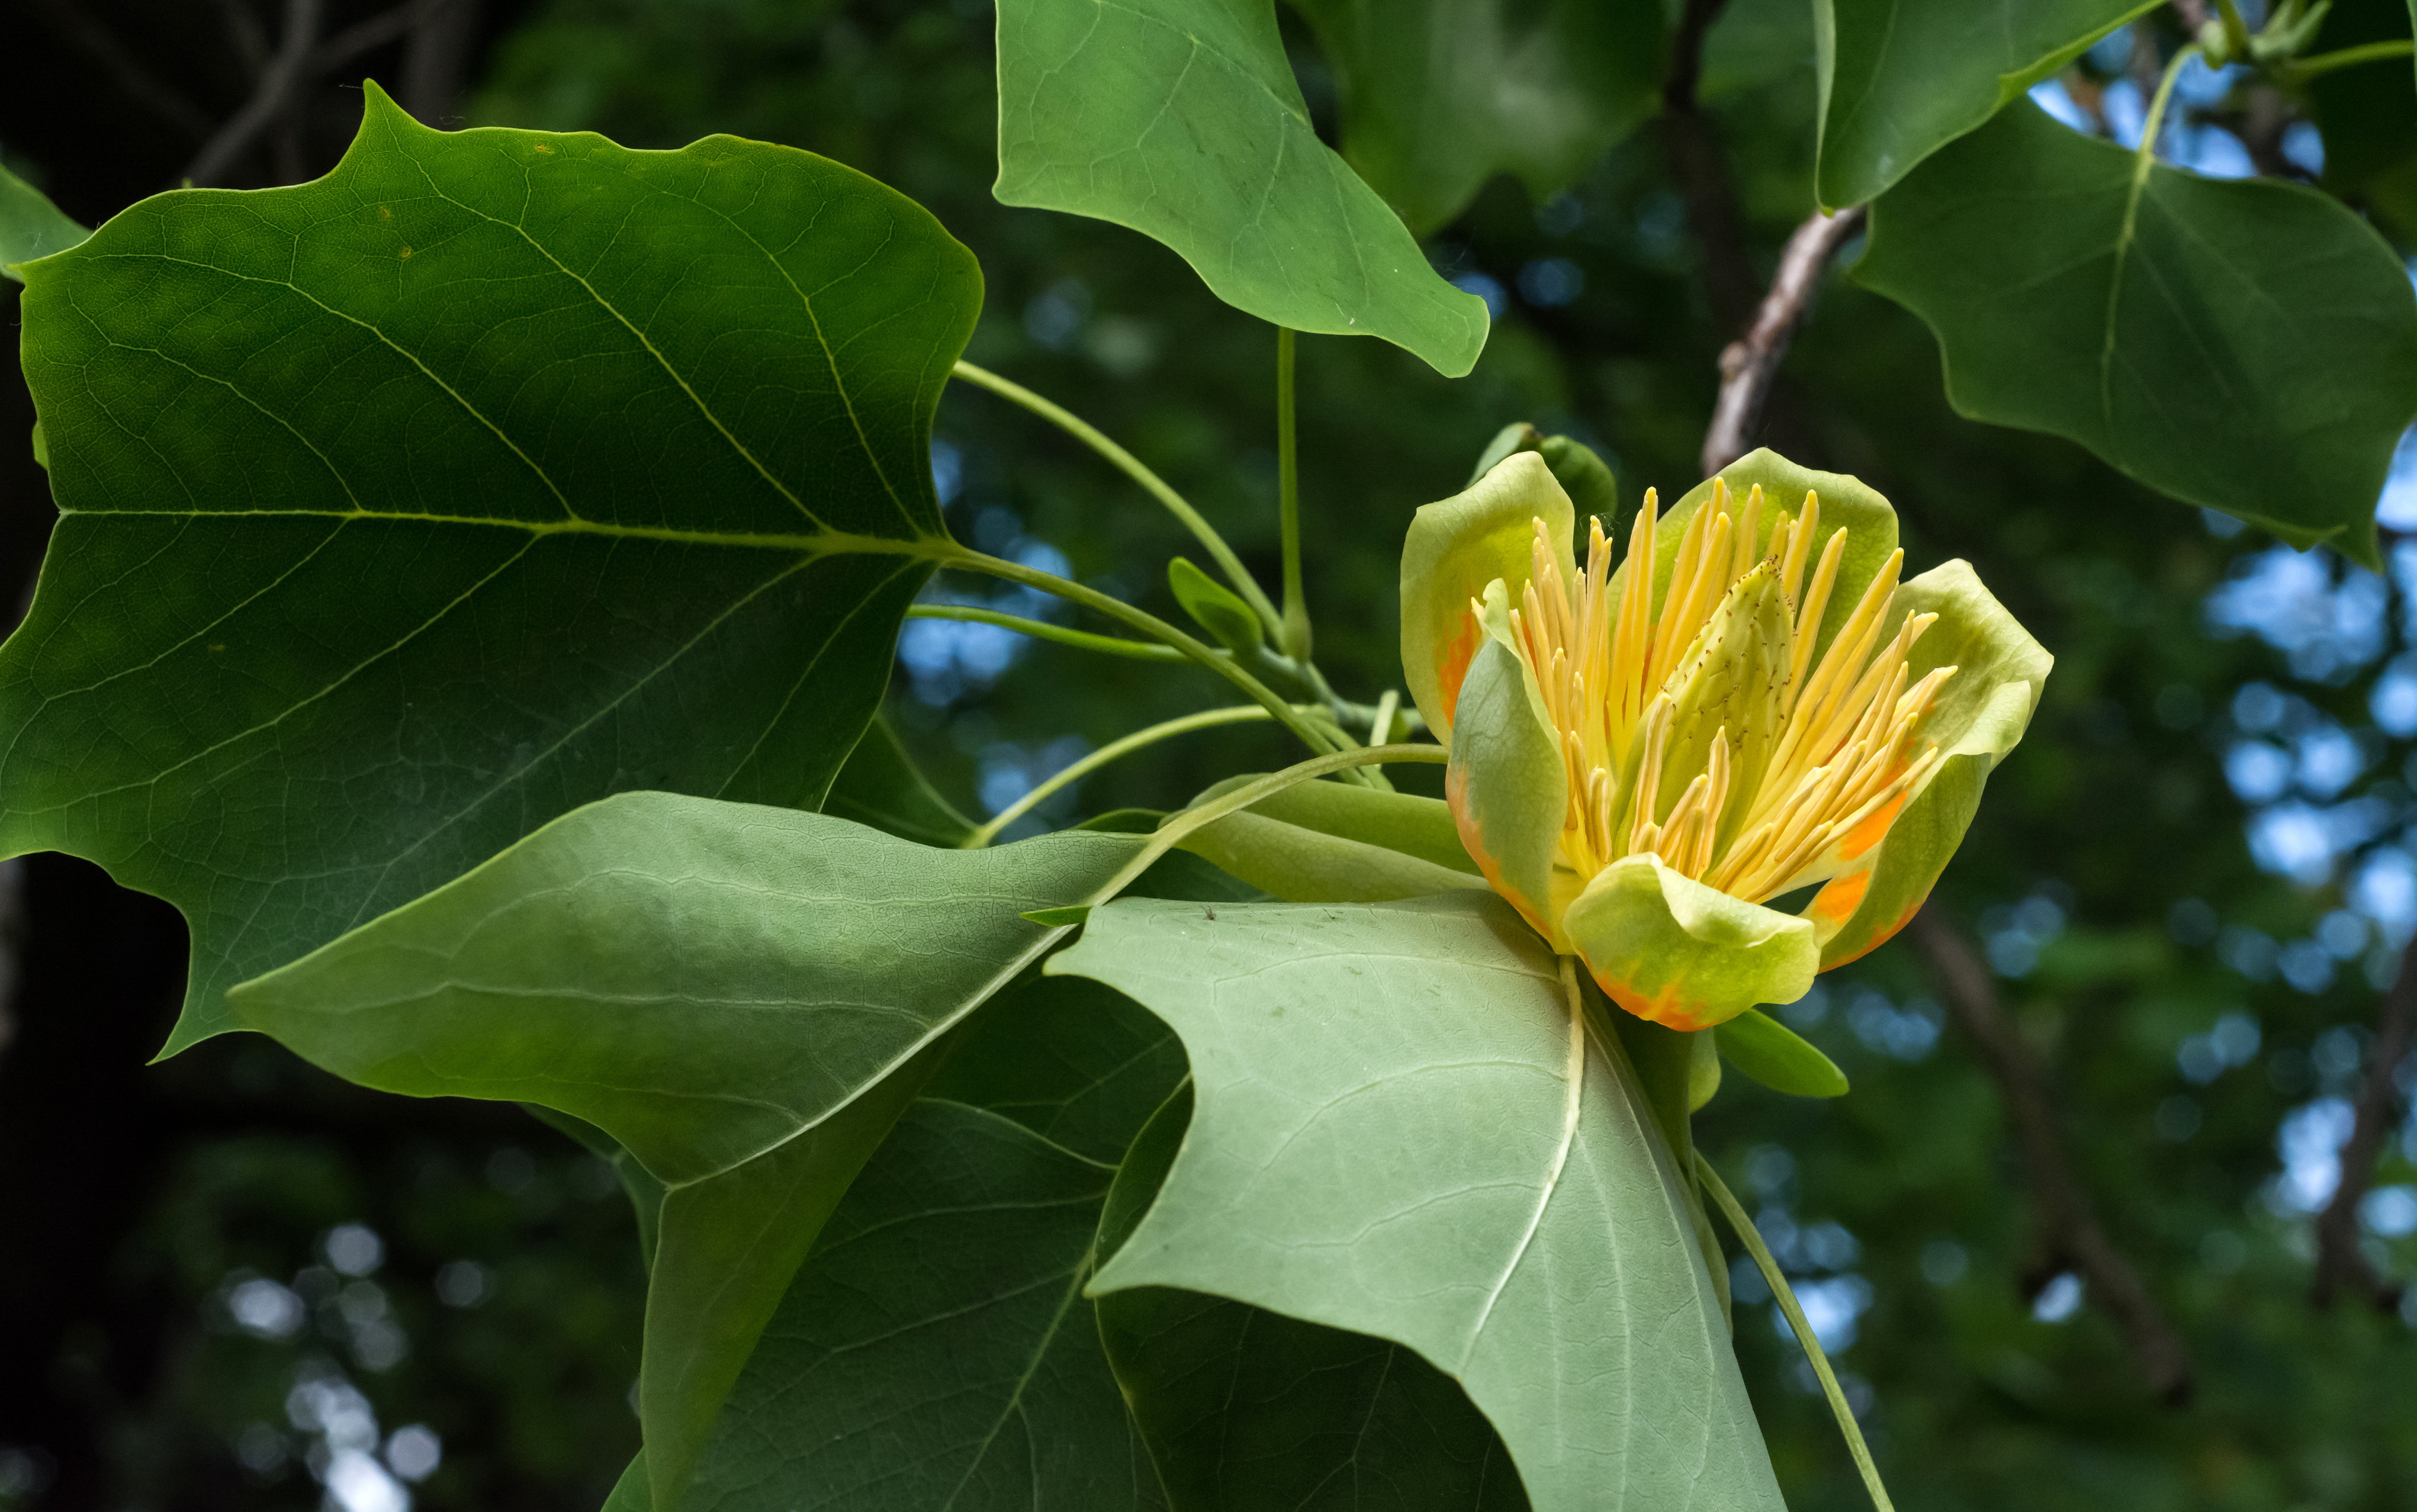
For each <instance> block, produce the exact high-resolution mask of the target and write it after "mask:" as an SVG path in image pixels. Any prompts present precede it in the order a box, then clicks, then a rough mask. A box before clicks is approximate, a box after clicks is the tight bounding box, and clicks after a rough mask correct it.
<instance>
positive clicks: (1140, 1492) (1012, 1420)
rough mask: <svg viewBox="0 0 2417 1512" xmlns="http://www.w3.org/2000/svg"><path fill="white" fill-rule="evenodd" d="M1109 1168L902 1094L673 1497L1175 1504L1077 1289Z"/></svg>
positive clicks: (982, 1118)
mask: <svg viewBox="0 0 2417 1512" xmlns="http://www.w3.org/2000/svg"><path fill="white" fill-rule="evenodd" d="M1114 1173H1115V1168H1114V1167H1113V1166H1109V1165H1103V1164H1101V1163H1100V1162H1098V1161H1094V1160H1090V1159H1087V1158H1085V1157H1082V1156H1079V1155H1077V1154H1075V1153H1074V1152H1073V1151H1072V1150H1069V1149H1066V1148H1064V1147H1062V1146H1060V1145H1057V1144H1054V1143H1052V1142H1049V1141H1048V1140H1045V1139H1043V1138H1041V1136H1040V1135H1038V1134H1035V1133H1034V1132H1032V1131H1031V1130H1030V1129H1029V1128H1026V1127H1025V1126H1023V1125H1022V1124H1020V1123H1017V1122H1015V1121H1013V1120H1011V1119H1008V1118H1004V1117H1001V1116H1000V1115H998V1114H997V1113H994V1112H987V1111H982V1110H980V1109H976V1108H968V1107H965V1106H964V1105H963V1104H959V1103H953V1102H944V1101H923V1102H918V1103H916V1104H914V1105H913V1106H912V1107H910V1108H909V1109H907V1111H906V1112H905V1114H904V1116H903V1117H902V1118H901V1119H900V1120H899V1122H898V1126H897V1128H896V1130H895V1131H894V1132H893V1133H892V1134H891V1135H890V1137H889V1142H887V1143H885V1144H883V1145H882V1147H881V1149H880V1150H879V1151H878V1152H877V1153H875V1154H874V1157H873V1158H872V1160H871V1161H870V1162H868V1163H867V1164H866V1166H865V1168H864V1173H863V1174H862V1175H861V1176H860V1177H859V1178H858V1180H857V1183H856V1185H855V1186H854V1187H850V1188H849V1189H848V1193H847V1195H846V1197H844V1198H843V1199H842V1200H841V1202H840V1204H839V1206H838V1208H837V1209H836V1210H835V1211H834V1212H833V1213H832V1214H831V1217H830V1221H829V1222H828V1223H827V1224H825V1225H824V1226H823V1231H822V1235H821V1237H820V1238H819V1239H817V1240H816V1241H815V1245H814V1249H813V1254H812V1255H810V1256H809V1257H807V1260H806V1262H805V1263H804V1265H803V1266H802V1267H800V1268H799V1270H798V1274H797V1278H796V1279H795V1280H794V1281H792V1282H791V1283H790V1285H789V1290H788V1293H787V1295H785V1296H784V1297H783V1298H782V1301H781V1306H780V1310H779V1311H778V1312H776V1313H775V1314H774V1315H773V1317H772V1321H771V1323H769V1324H768V1325H767V1326H766V1328H765V1330H764V1337H763V1339H762V1341H761V1342H759V1343H758V1344H757V1345H756V1346H755V1353H754V1356H753V1357H752V1359H750V1360H749V1361H748V1364H747V1368H746V1369H745V1370H744V1371H742V1372H741V1373H740V1375H739V1377H738V1383H737V1385H736V1386H735V1387H733V1388H732V1390H731V1394H730V1401H729V1405H728V1406H727V1407H725V1408H724V1409H723V1410H722V1417H721V1420H720V1421H719V1422H717V1423H716V1424H715V1426H714V1431H713V1436H712V1438H711V1439H710V1440H709V1441H708V1443H707V1446H706V1450H705V1455H704V1458H703V1459H702V1460H701V1461H700V1463H699V1465H698V1469H697V1475H696V1479H695V1482H694V1483H693V1485H692V1489H691V1490H690V1492H689V1494H688V1496H687V1497H686V1498H685V1500H684V1501H683V1503H682V1504H683V1505H684V1506H687V1507H691V1508H695V1509H698V1512H785V1509H787V1508H792V1507H799V1506H813V1507H821V1508H829V1509H832V1512H839V1509H844V1508H863V1509H866V1512H887V1509H889V1508H893V1507H950V1508H954V1509H956V1512H985V1509H997V1512H1010V1509H1013V1512H1033V1509H1040V1508H1050V1507H1080V1508H1084V1509H1086V1512H1091V1509H1097V1512H1115V1509H1117V1508H1145V1507H1163V1506H1164V1505H1165V1501H1164V1499H1163V1497H1162V1495H1161V1494H1160V1491H1159V1485H1158V1474H1157V1472H1156V1471H1155V1470H1153V1469H1152V1468H1151V1464H1150V1458H1149V1454H1148V1450H1147V1449H1146V1448H1145V1447H1144V1446H1143V1444H1142V1441H1141V1438H1140V1435H1139V1434H1138V1433H1137V1432H1136V1431H1135V1429H1134V1428H1133V1424H1132V1418H1131V1417H1130V1416H1129V1415H1128V1414H1127V1413H1126V1411H1125V1403H1124V1399H1123V1398H1122V1397H1121V1396H1120V1395H1119V1394H1118V1392H1117V1382H1116V1378H1115V1377H1114V1376H1113V1375H1111V1374H1110V1373H1109V1370H1108V1362H1107V1359H1106V1357H1105V1355H1103V1354H1102V1352H1101V1344H1100V1330H1099V1326H1098V1324H1097V1323H1096V1322H1095V1321H1094V1319H1093V1317H1092V1304H1091V1302H1090V1300H1089V1299H1088V1298H1087V1297H1085V1296H1084V1295H1083V1283H1084V1282H1085V1281H1086V1280H1087V1279H1088V1278H1089V1277H1090V1274H1091V1263H1092V1242H1093V1239H1094V1237H1095V1235H1096V1234H1097V1232H1098V1229H1099V1219H1100V1209H1101V1205H1102V1202H1104V1201H1105V1200H1106V1197H1107V1192H1108V1183H1109V1178H1110V1177H1111V1176H1112V1175H1114Z"/></svg>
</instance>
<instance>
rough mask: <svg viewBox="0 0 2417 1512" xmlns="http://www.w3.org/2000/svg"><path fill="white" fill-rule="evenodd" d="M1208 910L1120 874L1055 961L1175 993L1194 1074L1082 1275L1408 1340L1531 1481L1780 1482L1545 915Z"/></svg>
mask: <svg viewBox="0 0 2417 1512" xmlns="http://www.w3.org/2000/svg"><path fill="white" fill-rule="evenodd" d="M1215 912H1216V917H1215V918H1214V919H1213V920H1211V919H1208V918H1207V917H1205V916H1204V914H1203V910H1202V909H1201V908H1200V907H1199V906H1198V905H1196V904H1187V903H1172V902H1154V901H1149V900H1119V901H1117V902H1115V903H1111V904H1109V905H1107V906H1106V907H1103V908H1101V909H1098V910H1095V911H1094V912H1093V914H1092V915H1091V919H1090V922H1089V923H1088V925H1087V927H1086V928H1085V930H1084V935H1083V939H1082V941H1081V942H1080V943H1079V944H1078V945H1075V946H1074V948H1072V950H1069V951H1067V952H1065V953H1063V954H1061V955H1060V956H1058V957H1056V958H1055V959H1054V960H1052V962H1051V963H1050V968H1049V969H1050V971H1051V972H1052V973H1053V974H1058V973H1071V974H1074V975H1086V976H1089V977H1092V978H1094V979H1097V980H1101V981H1104V982H1106V983H1108V984H1109V985H1111V986H1114V987H1116V988H1117V989H1118V990H1121V991H1124V992H1126V993H1127V994H1129V995H1131V996H1132V997H1133V998H1135V999H1137V1000H1138V1001H1140V1002H1141V1003H1142V1004H1143V1005H1145V1006H1147V1007H1148V1008H1149V1009H1151V1011H1153V1012H1155V1013H1157V1014H1159V1015H1160V1016H1161V1017H1162V1018H1163V1019H1165V1020H1166V1021H1167V1022H1168V1023H1169V1024H1171V1025H1172V1026H1173V1027H1174V1029H1175V1031H1176V1033H1177V1034H1178V1036H1181V1037H1182V1039H1183V1043H1184V1048H1185V1050H1186V1051H1187V1052H1188V1054H1189V1055H1190V1058H1191V1063H1192V1074H1193V1084H1194V1086H1195V1087H1196V1089H1197V1096H1198V1106H1197V1109H1196V1111H1195V1112H1194V1114H1193V1120H1192V1124H1191V1127H1190V1131H1189V1132H1188V1133H1187V1134H1186V1135H1185V1137H1184V1139H1183V1142H1182V1145H1181V1148H1180V1150H1179V1151H1178V1154H1177V1156H1176V1157H1175V1160H1174V1164H1173V1166H1172V1168H1171V1170H1170V1171H1169V1172H1168V1173H1167V1176H1166V1179H1165V1184H1164V1187H1163V1190H1162V1191H1161V1192H1160V1194H1159V1197H1158V1199H1157V1201H1156V1202H1155V1204H1154V1205H1152V1206H1151V1207H1150V1209H1149V1210H1148V1214H1147V1215H1146V1216H1145V1217H1143V1218H1142V1220H1141V1222H1140V1224H1139V1226H1138V1227H1137V1228H1136V1229H1135V1230H1134V1231H1133V1232H1132V1237H1131V1238H1130V1239H1128V1240H1126V1241H1125V1243H1124V1244H1123V1246H1122V1247H1120V1248H1118V1249H1117V1251H1116V1253H1115V1254H1114V1255H1113V1256H1112V1257H1111V1258H1110V1259H1109V1260H1108V1262H1107V1263H1105V1264H1104V1265H1102V1268H1101V1270H1100V1274H1099V1276H1098V1278H1096V1279H1095V1280H1094V1282H1093V1283H1092V1291H1093V1292H1094V1293H1096V1294H1101V1295H1105V1294H1108V1293H1115V1292H1119V1291H1122V1290H1125V1289H1127V1288H1132V1287H1170V1288H1175V1289H1178V1290H1181V1291H1189V1292H1196V1293H1206V1294H1209V1295H1216V1296H1224V1297H1229V1298H1232V1299H1234V1300H1236V1301H1239V1302H1245V1303H1249V1304H1251V1305H1253V1306H1255V1307H1259V1308H1267V1309H1269V1310H1270V1311H1275V1312H1280V1313H1284V1314H1285V1315H1287V1316H1289V1317H1293V1318H1298V1319H1302V1320H1306V1321H1308V1322H1312V1323H1321V1324H1324V1325H1326V1326H1328V1327H1330V1328H1339V1329H1345V1330H1348V1331H1351V1332H1355V1333H1361V1334H1366V1335H1370V1336H1372V1337H1375V1338H1381V1339H1388V1340H1391V1341H1393V1342H1395V1343H1399V1344H1403V1345H1406V1346H1407V1347H1408V1348H1410V1349H1412V1350H1414V1351H1416V1352H1417V1353H1419V1354H1420V1355H1421V1357H1423V1358H1424V1359H1425V1360H1426V1361H1427V1362H1428V1363H1429V1364H1430V1365H1432V1366H1434V1367H1435V1368H1437V1369H1438V1370H1440V1371H1441V1372H1443V1373H1444V1374H1445V1375H1446V1376H1449V1377H1452V1378H1453V1379H1456V1380H1458V1381H1459V1382H1460V1383H1461V1384H1462V1385H1463V1386H1464V1387H1465V1388H1466V1389H1467V1394H1468V1397H1469V1399H1470V1400H1472V1401H1473V1402H1474V1403H1475V1404H1476V1406H1477V1407H1478V1409H1479V1410H1480V1411H1481V1412H1482V1413H1483V1414H1485V1416H1486V1417H1487V1418H1488V1419H1489V1420H1490V1421H1491V1422H1492V1423H1493V1425H1494V1427H1495V1429H1496V1430H1497V1431H1498V1432H1499V1433H1500V1434H1501V1436H1502V1439H1503V1442H1504V1443H1505V1444H1507V1445H1508V1446H1509V1448H1510V1450H1511V1453H1512V1457H1513V1460H1514V1462H1515V1463H1516V1465H1517V1467H1518V1470H1519V1473H1520V1476H1521V1479H1522V1480H1523V1482H1524V1483H1525V1486H1526V1489H1527V1492H1528V1496H1529V1497H1530V1498H1532V1500H1533V1501H1534V1503H1535V1504H1536V1505H1537V1506H1539V1507H1545V1508H1558V1507H1580V1506H1583V1507H1611V1508H1619V1507H1628V1508H1645V1507H1651V1508H1655V1509H1657V1512H1658V1509H1664V1508H1681V1507H1701V1508H1712V1507H1718V1508H1723V1509H1731V1508H1747V1507H1769V1508H1776V1507H1778V1506H1779V1505H1780V1501H1779V1493H1778V1489H1777V1487H1776V1485H1775V1484H1774V1482H1773V1480H1772V1477H1771V1465H1770V1460H1769V1459H1768V1457H1767V1455H1766V1454H1765V1452H1764V1450H1763V1446H1762V1441H1761V1437H1760V1434H1759V1433H1758V1431H1757V1430H1756V1426H1755V1421H1754V1415H1753V1411H1752V1408H1751V1407H1750V1405H1749V1404H1748V1402H1747V1400H1746V1396H1745V1391H1744V1386H1743V1383H1741V1381H1740V1379H1739V1376H1738V1372H1737V1365H1736V1361H1735V1358H1734V1357H1733V1355H1732V1354H1731V1353H1730V1351H1729V1345H1728V1339H1727V1336H1726V1331H1725V1326H1724V1324H1723V1321H1722V1317H1721V1309H1720V1306H1719V1302H1718V1298H1717V1296H1716V1294H1715V1292H1714V1290H1713V1284H1712V1281H1711V1279H1710V1276H1709V1274H1708V1273H1707V1271H1706V1269H1705V1265H1704V1262H1703V1259H1702V1256H1701V1254H1700V1253H1699V1251H1698V1249H1697V1247H1696V1243H1695V1232H1694V1230H1695V1225H1694V1222H1693V1220H1692V1219H1691V1217H1689V1216H1688V1213H1687V1209H1686V1199H1685V1196H1684V1189H1683V1187H1682V1185H1681V1182H1682V1177H1681V1176H1680V1172H1678V1170H1677V1168H1676V1167H1675V1165H1674V1164H1673V1162H1672V1157H1671V1155H1670V1152H1669V1149H1668V1147H1667V1146H1666V1144H1665V1142H1664V1141H1663V1140H1662V1138H1661V1137H1660V1136H1659V1134H1658V1133H1657V1132H1656V1131H1655V1129H1654V1126H1653V1123H1652V1120H1651V1117H1650V1115H1649V1114H1648V1113H1647V1112H1646V1111H1644V1106H1643V1101H1642V1093H1641V1092H1640V1091H1639V1089H1638V1088H1637V1086H1636V1083H1635V1080H1634V1073H1633V1072H1632V1071H1631V1070H1629V1069H1628V1066H1627V1062H1626V1059H1625V1057H1624V1056H1621V1055H1619V1053H1618V1051H1617V1050H1616V1047H1612V1046H1608V1045H1607V1042H1605V1041H1604V1040H1603V1039H1601V1038H1600V1037H1598V1036H1596V1035H1593V1034H1583V1035H1581V1034H1580V1033H1579V1032H1578V1031H1577V1029H1576V1027H1575V1026H1574V1025H1573V1021H1572V1016H1571V1012H1570V1008H1569V1006H1568V1005H1567V1002H1566V999H1565V996H1564V992H1563V990H1562V987H1561V984H1560V982H1559V980H1558V975H1557V972H1556V968H1555V965H1554V962H1553V958H1552V956H1551V954H1550V952H1549V951H1548V949H1547V948H1546V946H1545V945H1544V944H1543V941H1542V940H1540V939H1538V938H1537V937H1536V935H1535V934H1534V933H1533V931H1531V930H1528V927H1527V926H1526V925H1525V924H1523V923H1522V922H1521V921H1520V920H1519V919H1518V918H1517V917H1516V916H1515V915H1513V913H1512V912H1511V910H1510V909H1509V908H1508V907H1506V906H1505V905H1504V904H1502V903H1501V902H1500V901H1499V900H1497V899H1494V898H1491V897H1487V896H1483V895H1479V894H1463V895H1454V896H1452V897H1450V898H1431V899H1421V900H1413V901H1409V902H1401V903H1379V904H1364V905H1332V906H1315V905H1298V904H1259V905H1233V906H1228V907H1220V908H1218V909H1217V910H1216V911H1215ZM1573 1073H1574V1075H1573Z"/></svg>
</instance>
